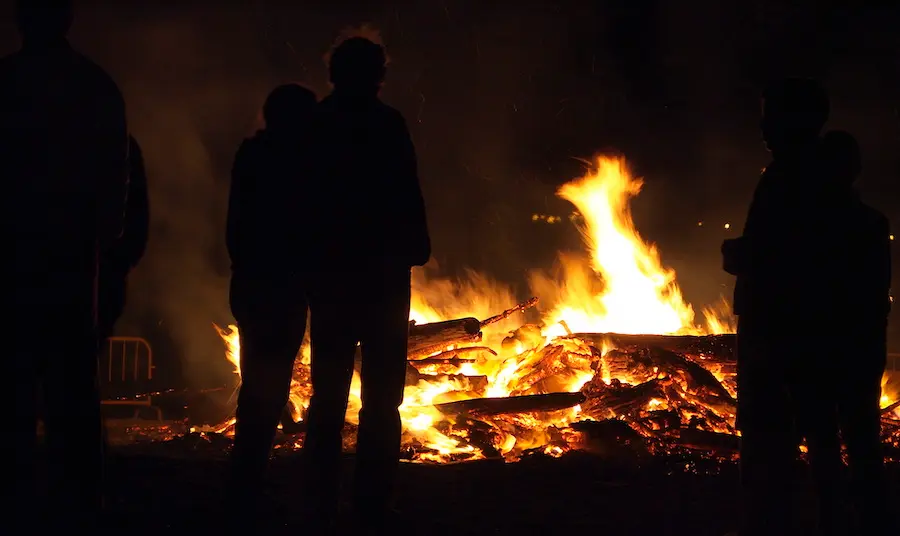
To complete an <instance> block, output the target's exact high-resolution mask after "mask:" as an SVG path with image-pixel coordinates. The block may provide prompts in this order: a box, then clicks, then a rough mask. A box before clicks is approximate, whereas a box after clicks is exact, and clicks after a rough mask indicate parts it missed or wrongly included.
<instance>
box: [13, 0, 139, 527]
mask: <svg viewBox="0 0 900 536" xmlns="http://www.w3.org/2000/svg"><path fill="white" fill-rule="evenodd" d="M72 18H73V6H72V2H71V1H67V0H30V1H29V0H20V1H18V2H17V3H16V22H17V23H18V29H19V32H20V35H21V38H22V47H21V49H20V50H19V51H18V52H16V53H15V54H13V55H11V56H7V57H5V58H3V59H2V60H0V169H2V172H3V176H4V179H5V184H6V187H7V188H8V191H7V199H8V200H9V201H10V208H9V209H8V210H7V211H5V216H6V217H7V218H8V219H7V223H6V228H7V231H8V233H9V235H11V236H12V240H13V242H14V254H13V256H12V259H11V262H12V264H13V273H12V275H11V276H10V277H11V280H12V281H13V283H12V285H11V286H12V289H11V290H10V291H9V293H10V295H11V298H9V302H8V303H7V309H8V310H10V311H15V314H14V315H13V317H14V319H15V320H13V325H12V326H11V329H10V331H11V332H12V333H15V337H16V340H17V343H16V344H15V345H14V348H15V350H14V352H15V353H14V356H13V362H14V366H15V369H14V371H13V372H12V376H13V377H14V378H15V380H14V383H15V385H16V411H15V424H14V425H13V430H12V431H11V432H9V438H10V441H13V442H14V443H15V449H16V454H15V458H14V459H15V464H14V465H15V466H16V468H15V469H14V471H15V473H16V483H15V484H14V485H13V490H14V495H15V499H14V501H15V504H14V506H13V508H12V510H13V516H11V518H12V519H8V520H7V522H8V523H9V522H11V525H10V526H11V527H25V526H28V527H32V530H34V531H36V532H39V533H40V532H47V533H50V532H56V531H58V530H65V531H71V530H73V529H74V530H81V531H85V530H88V531H90V530H94V529H96V528H97V526H98V524H99V521H100V513H101V510H102V505H103V496H102V473H103V471H102V469H103V440H102V432H101V418H100V399H99V394H98V391H97V329H98V326H97V271H98V257H99V256H100V255H101V253H102V252H104V251H107V250H108V248H110V247H111V246H112V245H113V244H114V243H115V242H116V241H117V240H118V238H119V236H120V235H121V234H122V226H123V218H124V212H125V200H126V195H127V188H128V134H127V127H126V119H125V104H124V100H123V98H122V94H121V92H120V91H119V88H118V87H117V85H116V83H115V82H114V81H113V80H112V79H111V78H110V76H109V75H108V74H107V73H106V72H105V71H104V70H103V69H102V68H100V67H99V66H98V65H96V64H95V63H93V62H92V61H91V60H89V59H88V58H86V57H84V56H83V55H81V54H79V53H78V52H76V51H75V50H73V48H72V47H71V46H70V45H69V42H68V40H67V34H68V31H69V27H70V26H71V23H72ZM39 396H40V398H39ZM39 400H40V402H41V403H40V404H39V403H38V401H39ZM39 408H42V409H43V415H42V416H43V423H44V430H45V440H46V441H45V442H46V447H47V458H48V460H47V461H48V470H47V471H46V474H47V478H48V480H49V482H48V483H47V484H48V486H47V489H46V497H45V496H44V495H45V493H44V492H43V491H42V490H41V489H40V488H41V487H40V486H38V485H37V482H36V475H35V464H36V460H37V456H36V455H37V444H36V436H37V434H36V431H37V430H36V426H37V421H38V417H39ZM36 520H37V522H38V523H40V522H41V521H43V522H46V523H48V524H50V525H52V526H49V527H41V526H40V525H37V526H36V525H35V522H36Z"/></svg>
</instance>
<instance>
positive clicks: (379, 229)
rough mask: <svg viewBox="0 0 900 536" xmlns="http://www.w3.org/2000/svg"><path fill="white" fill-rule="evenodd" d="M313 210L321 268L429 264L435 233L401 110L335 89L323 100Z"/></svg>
mask: <svg viewBox="0 0 900 536" xmlns="http://www.w3.org/2000/svg"><path fill="white" fill-rule="evenodd" d="M315 144H316V148H317V150H316V163H317V168H316V175H315V179H314V181H313V182H312V184H311V189H312V196H311V199H314V202H313V203H312V206H311V209H312V212H311V216H312V218H313V222H315V223H314V225H315V226H316V228H317V233H316V235H317V240H316V242H315V257H314V258H315V259H316V262H317V265H318V267H319V269H320V271H323V272H330V271H333V270H335V269H342V270H343V269H357V268H358V269H361V270H363V271H369V270H372V269H380V268H385V267H388V268H389V267H398V268H406V269H408V268H410V267H412V266H420V265H423V264H425V263H426V262H427V261H428V259H429V257H430V256H431V241H430V237H429V233H428V223H427V220H426V216H425V203H424V200H423V198H422V191H421V187H420V185H419V177H418V170H417V162H416V153H415V148H414V147H413V143H412V140H411V139H410V135H409V130H408V129H407V126H406V121H405V120H404V119H403V117H402V116H401V115H400V113H399V112H398V111H397V110H395V109H393V108H391V107H390V106H387V105H386V104H384V103H382V102H381V101H380V100H378V99H374V98H373V99H369V100H363V99H354V98H350V97H343V96H340V95H335V94H332V95H331V96H329V97H326V98H325V99H323V100H322V102H321V103H320V104H319V106H318V113H317V119H316V128H315Z"/></svg>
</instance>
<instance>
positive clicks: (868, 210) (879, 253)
mask: <svg viewBox="0 0 900 536" xmlns="http://www.w3.org/2000/svg"><path fill="white" fill-rule="evenodd" d="M853 226H854V227H853V231H852V233H853V234H852V235H851V237H850V252H849V254H848V255H847V261H848V262H849V266H848V273H847V281H848V283H849V288H848V290H847V294H848V303H847V315H848V317H849V319H850V321H851V322H857V323H860V324H862V326H864V327H863V328H862V329H863V330H864V331H870V332H878V331H880V330H883V329H885V328H886V325H887V318H888V315H889V314H890V311H891V296H890V294H891V238H890V223H889V221H888V219H887V217H886V216H885V215H884V214H882V213H881V212H879V211H878V210H876V209H874V208H872V207H870V206H869V205H867V204H865V203H863V202H862V201H859V204H858V206H857V209H856V211H855V212H854V220H853ZM865 326H872V329H871V330H870V329H867V328H865Z"/></svg>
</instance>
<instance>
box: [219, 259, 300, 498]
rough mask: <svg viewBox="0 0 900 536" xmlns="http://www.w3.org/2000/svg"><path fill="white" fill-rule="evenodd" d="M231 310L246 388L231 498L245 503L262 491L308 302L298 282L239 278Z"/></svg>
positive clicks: (234, 451) (240, 404)
mask: <svg viewBox="0 0 900 536" xmlns="http://www.w3.org/2000/svg"><path fill="white" fill-rule="evenodd" d="M231 309H232V313H233V315H234V317H235V319H236V320H237V324H238V330H239V332H240V345H241V357H240V366H241V387H240V391H239V393H238V403H237V422H236V424H235V436H234V446H233V449H232V455H231V462H232V463H231V468H232V472H231V482H230V486H229V493H230V495H231V497H232V499H233V500H236V501H238V502H241V501H245V500H246V501H253V500H255V498H256V496H257V495H258V492H259V491H260V490H261V486H262V480H263V477H264V474H265V469H266V465H267V463H268V459H269V454H270V451H271V449H272V441H273V439H274V437H275V431H276V429H277V427H278V422H279V420H280V419H281V415H282V412H283V411H284V408H285V405H286V404H287V401H288V394H289V390H290V385H291V376H292V375H293V370H294V360H295V358H296V357H297V353H298V352H299V350H300V346H301V344H302V343H303V335H304V333H305V331H306V314H307V303H306V298H305V295H304V292H303V289H302V285H301V283H300V282H299V281H298V280H297V279H296V278H288V277H251V276H246V275H243V274H235V275H234V276H233V277H232V281H231ZM247 506H249V505H247Z"/></svg>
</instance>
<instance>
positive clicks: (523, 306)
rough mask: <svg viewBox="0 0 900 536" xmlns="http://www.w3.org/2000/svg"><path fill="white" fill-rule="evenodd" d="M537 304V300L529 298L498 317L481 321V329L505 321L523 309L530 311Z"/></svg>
mask: <svg viewBox="0 0 900 536" xmlns="http://www.w3.org/2000/svg"><path fill="white" fill-rule="evenodd" d="M537 303H538V299H537V298H529V299H528V300H526V301H524V302H522V303H520V304H518V305H516V306H515V307H513V308H512V309H507V310H505V311H503V312H502V313H500V314H499V315H494V316H492V317H490V318H488V319H485V320H482V321H481V327H482V328H483V327H485V326H489V325H491V324H495V323H497V322H500V321H501V320H506V319H507V318H509V317H511V316H512V315H514V314H516V313H518V312H519V311H524V310H525V309H530V308H532V307H534V306H535V305H537Z"/></svg>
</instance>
